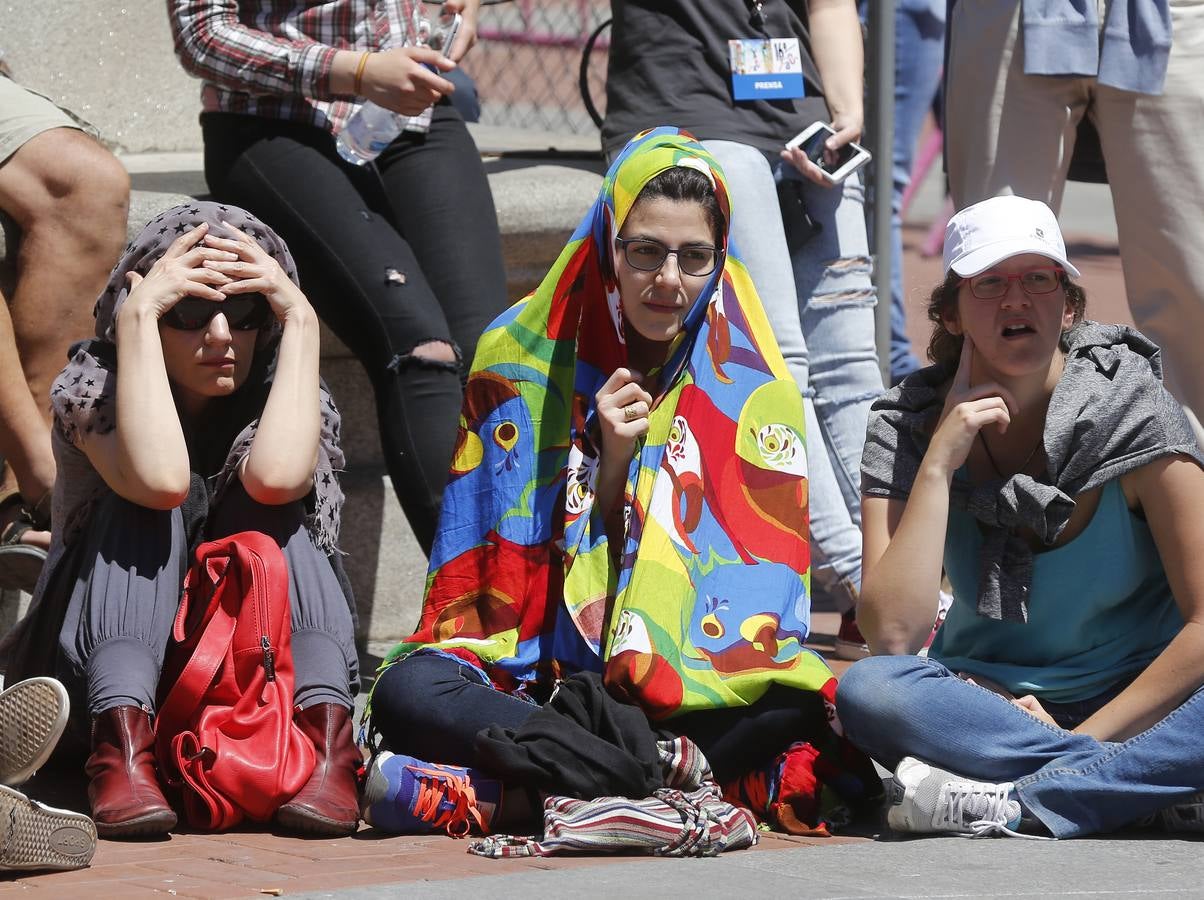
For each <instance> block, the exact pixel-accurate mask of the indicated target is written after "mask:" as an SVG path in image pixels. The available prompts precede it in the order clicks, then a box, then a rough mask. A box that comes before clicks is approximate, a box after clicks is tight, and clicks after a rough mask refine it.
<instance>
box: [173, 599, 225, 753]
mask: <svg viewBox="0 0 1204 900" xmlns="http://www.w3.org/2000/svg"><path fill="white" fill-rule="evenodd" d="M236 624H237V620H236V619H235V617H234V616H232V615H230V613H229V612H228V611H227V610H226V606H225V604H224V603H220V602H219V603H215V604H214V609H213V615H212V617H211V618H210V619H209V621H208V622H206V623H205V630H204V632H203V633H202V634H201V639H200V640H199V641H197V645H196V649H195V650H193V651H192V656H191V657H190V658H189V660H188V665H186V666H185V667H184V670H183V671H182V672H181V673H180V677H179V678H177V679H176V683H175V684H173V685H172V686H171V690H170V691H169V692H168V694H167V699H166V700H164V701H163V706H162V707H161V708H160V709H159V714H158V717H157V719H156V721H155V732H156V734H158V733H159V732H164V733H166V734H167V736H168V739H170V738H171V737H172V736H174V735H175V734H176V733H177V732H178V731H180V730H181V726H182V723H184V722H187V721H188V717H189V716H190V715H191V714H192V713H193V712H195V711H196V708H197V704H198V703H199V701H200V699H201V697H202V696H203V695H204V693H205V691H207V690H208V689H209V685H211V684H213V679H214V676H216V675H217V670H218V668H219V667H220V666H221V664H222V660H223V659H225V657H226V651H227V650H228V649H229V647H230V641H231V640H232V639H233V638H234V626H235V625H236Z"/></svg>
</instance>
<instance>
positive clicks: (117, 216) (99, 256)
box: [0, 128, 129, 503]
mask: <svg viewBox="0 0 1204 900" xmlns="http://www.w3.org/2000/svg"><path fill="white" fill-rule="evenodd" d="M128 205H129V176H128V175H127V174H126V172H125V169H124V168H123V167H122V166H121V164H120V163H119V162H117V160H116V159H115V158H114V157H113V156H112V154H110V153H109V152H108V151H107V150H105V149H104V148H103V147H102V146H101V145H100V144H98V143H97V142H96V141H94V140H92V139H91V138H90V137H88V136H87V135H85V134H84V133H83V132H80V131H76V130H74V129H71V128H54V129H51V130H49V131H44V132H42V133H41V134H39V135H37V136H36V137H34V138H31V139H30V140H29V141H27V142H26V143H25V145H24V146H22V147H21V149H19V150H18V151H17V152H16V153H14V154H13V155H12V156H10V157H9V158H8V160H7V161H5V162H4V164H3V165H0V208H2V209H3V210H4V211H5V212H7V213H8V214H9V215H10V216H12V218H13V219H14V220H16V222H17V224H18V225H19V226H20V227H21V244H20V252H19V254H18V257H17V283H16V289H15V290H14V292H13V296H12V297H11V298H10V299H9V303H8V305H7V308H6V309H5V310H3V312H2V313H0V452H3V453H4V456H5V459H7V460H9V462H10V465H11V468H12V472H13V474H12V476H11V477H12V478H15V481H16V486H17V487H19V488H20V491H21V495H22V496H23V497H24V498H25V500H26V501H27V502H29V503H36V502H37V501H38V500H39V499H40V498H41V497H42V496H43V494H45V492H46V491H47V490H49V489H50V488H51V486H53V484H54V459H53V457H52V456H51V453H50V435H49V425H50V408H49V402H48V398H49V396H50V385H51V382H52V381H53V380H54V377H55V376H56V375H57V374H58V372H59V371H60V369H62V367H63V364H64V363H65V362H66V358H67V348H68V347H69V346H70V345H71V344H72V343H73V342H74V341H77V340H80V339H81V338H85V337H87V336H88V335H89V334H90V333H91V331H92V324H91V312H92V305H93V302H94V301H95V299H96V297H97V295H98V294H99V293H100V291H101V289H102V288H103V287H104V284H105V281H106V280H107V278H108V274H109V271H110V269H111V267H112V265H113V263H114V262H115V261H116V259H117V256H118V254H119V253H120V251H121V247H122V246H123V244H124V242H125V228H126V215H127V212H128ZM22 386H24V390H23V391H22V390H21V388H22ZM22 394H23V396H22ZM5 487H8V485H5Z"/></svg>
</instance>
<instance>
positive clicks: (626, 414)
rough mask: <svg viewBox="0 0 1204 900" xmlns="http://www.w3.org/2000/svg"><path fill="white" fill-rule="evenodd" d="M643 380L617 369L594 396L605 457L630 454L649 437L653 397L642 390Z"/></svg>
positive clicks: (625, 370)
mask: <svg viewBox="0 0 1204 900" xmlns="http://www.w3.org/2000/svg"><path fill="white" fill-rule="evenodd" d="M641 378H642V376H641V375H640V374H639V373H638V372H632V371H631V370H630V369H622V368H620V369H615V371H614V373H613V374H612V375H611V376H610V378H608V379H606V383H605V384H604V385H602V387H601V388H600V389H599V390H598V393H597V394H596V395H595V396H594V400H595V401H596V402H597V404H598V421H599V423H600V425H601V429H602V453H603V455H604V456H610V455H612V454H613V455H618V454H624V455H626V454H630V452H631V448H632V447H633V446H634V444H635V442H636V439H637V438H639V437H640V436H641V435H644V434H647V433H648V414H649V413H650V412H651V411H652V395H651V394H649V393H648V392H647V391H646V390H644V389H643V387H641V386H640V381H641Z"/></svg>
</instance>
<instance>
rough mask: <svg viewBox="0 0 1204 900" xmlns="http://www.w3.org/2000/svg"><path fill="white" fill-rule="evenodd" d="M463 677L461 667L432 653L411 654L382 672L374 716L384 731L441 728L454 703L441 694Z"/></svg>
mask: <svg viewBox="0 0 1204 900" xmlns="http://www.w3.org/2000/svg"><path fill="white" fill-rule="evenodd" d="M458 680H460V676H459V666H458V665H457V664H456V663H454V662H452V661H451V660H447V659H443V658H441V657H433V656H429V655H419V656H411V657H409V658H407V659H403V660H401V661H400V662H397V663H394V664H393V665H391V666H389V668H387V669H385V671H384V672H382V673H381V675H380V678H378V679H377V682H376V687H375V688H374V689H373V692H372V718H373V720H374V721H376V722H378V723H382V724H383V726H384V727H381V729H380V730H381V731H382V733H385V734H386V735H387V734H388V733H389V732H397V733H403V732H411V731H413V730H415V729H420V730H421V729H428V728H439V727H441V726H442V725H444V724H446V722H444V721H443V719H444V718H445V717H446V718H447V719H450V718H452V717H453V715H454V709H453V708H452V707H453V706H454V704H448V703H444V702H442V700H441V698H440V696H439V695H441V694H443V693H444V690H445V689H446V688H448V687H450V686H451V683H452V682H453V681H458Z"/></svg>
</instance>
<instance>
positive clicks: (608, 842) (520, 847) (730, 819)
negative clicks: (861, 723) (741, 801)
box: [468, 737, 757, 859]
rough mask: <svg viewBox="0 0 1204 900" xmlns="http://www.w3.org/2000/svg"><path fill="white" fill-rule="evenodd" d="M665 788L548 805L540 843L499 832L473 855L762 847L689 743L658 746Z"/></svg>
mask: <svg viewBox="0 0 1204 900" xmlns="http://www.w3.org/2000/svg"><path fill="white" fill-rule="evenodd" d="M657 755H658V758H659V759H660V761H661V764H662V765H663V766H664V776H663V777H664V783H665V784H666V785H673V787H661V788H657V789H656V790H654V791H653V792H652V794H651V796H648V797H644V798H642V799H638V800H637V799H631V798H629V797H597V798H595V799H593V800H578V799H574V798H572V797H549V798H548V799H547V800H546V801H545V802H544V833H543V837H542V838H538V839H537V838H530V837H518V836H513V835H494V836H492V837H487V838H484V839H483V840H479V841H473V842H472V843H471V844H469V846H468V852H469V853H474V854H476V855H477V856H486V857H489V858H491V859H507V858H512V857H529V856H552V855H555V854H562V853H651V854H653V855H655V856H715V855H717V854H719V853H723V852H726V851H729V850H743V849H744V848H746V847H751V846H753V845H754V844H755V843H756V842H757V822H756V819H755V818H754V817H753V815H752V813H750V812H749V811H748V810H747V809H744V808H743V807H740V806H733V805H732V804H731V803H728V802H727V801H725V800H724V799H723V797H722V793H721V791H720V790H719V786H718V785H717V784H715V782H714V779H713V777H712V775H711V770H710V766H709V765H708V764H707V762H706V757H704V756H703V754H702V751H700V750H699V749H698V747H697V746H696V745H695V744H694V742H693V741H691V740H690V739H689V738H685V737H679V738H675V739H673V740H666V741H659V742H657Z"/></svg>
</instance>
